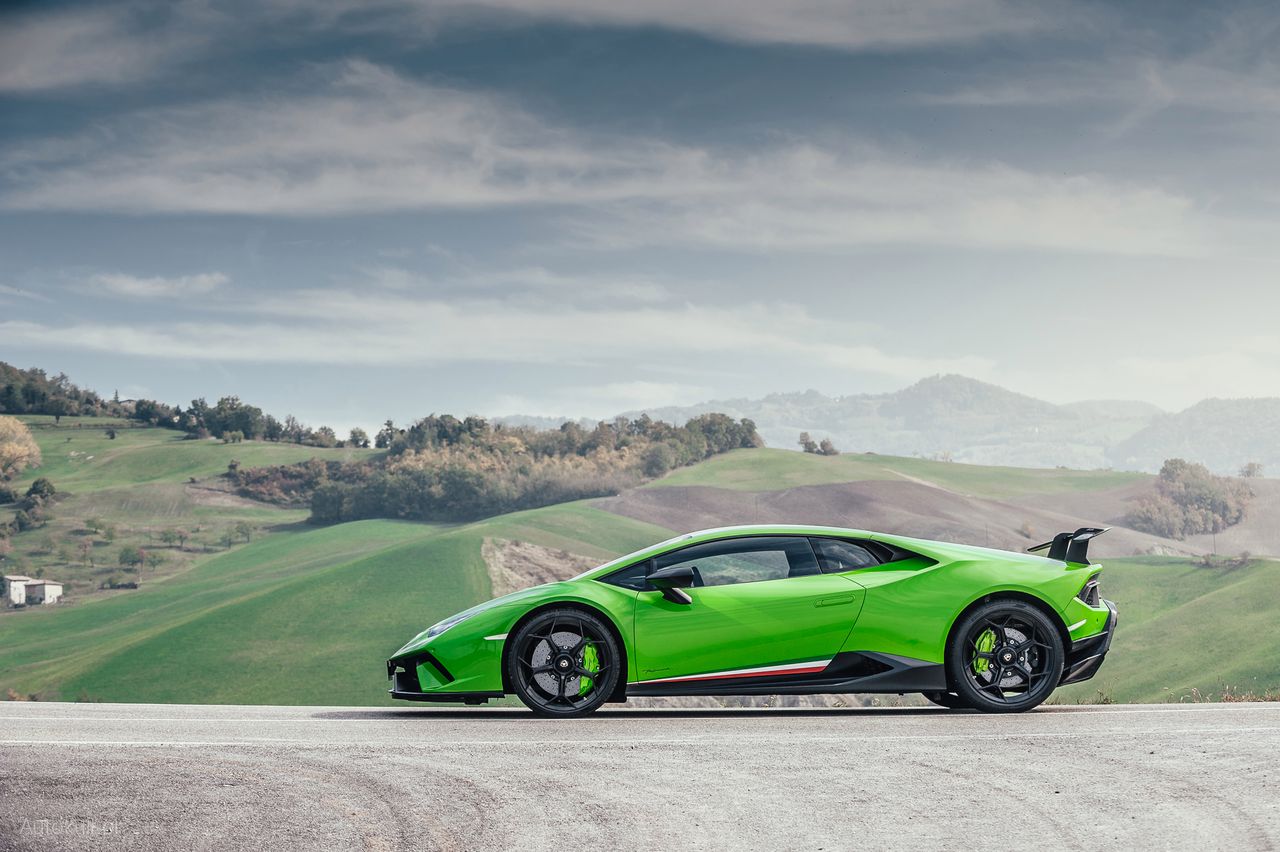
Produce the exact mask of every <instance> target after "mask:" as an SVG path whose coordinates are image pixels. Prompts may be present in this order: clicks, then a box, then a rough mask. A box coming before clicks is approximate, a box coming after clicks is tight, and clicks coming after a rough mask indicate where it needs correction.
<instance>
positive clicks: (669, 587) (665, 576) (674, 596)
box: [646, 565, 693, 605]
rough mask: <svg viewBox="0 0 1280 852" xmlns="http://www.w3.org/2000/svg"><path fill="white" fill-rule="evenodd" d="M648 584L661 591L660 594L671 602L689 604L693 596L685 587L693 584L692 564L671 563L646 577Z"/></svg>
mask: <svg viewBox="0 0 1280 852" xmlns="http://www.w3.org/2000/svg"><path fill="white" fill-rule="evenodd" d="M646 579H647V580H648V581H649V585H651V586H653V587H654V588H655V589H657V590H658V591H660V592H662V596H663V597H664V598H666V599H667V600H669V601H671V602H672V603H677V604H686V605H687V604H691V603H693V598H691V597H689V594H688V593H687V592H685V589H687V588H689V587H690V586H692V585H693V566H692V565H672V566H671V567H670V568H661V569H659V570H657V571H654V572H653V573H652V574H650V575H649V576H648V577H647V578H646Z"/></svg>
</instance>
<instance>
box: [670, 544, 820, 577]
mask: <svg viewBox="0 0 1280 852" xmlns="http://www.w3.org/2000/svg"><path fill="white" fill-rule="evenodd" d="M674 565H688V566H689V567H690V568H692V569H693V577H694V581H693V585H694V587H695V588H697V587H699V586H729V585H733V584H735V583H759V582H762V581H764V580H782V579H786V578H787V577H803V576H807V575H810V574H817V573H819V569H818V561H817V559H815V558H814V555H813V548H812V547H810V545H809V542H808V540H807V539H803V538H791V537H783V536H777V537H773V536H768V537H766V536H760V537H751V538H738V539H730V540H729V541H713V542H708V543H706V544H698V545H694V546H693V547H686V548H684V549H683V550H677V551H676V552H675V553H668V554H666V555H664V556H659V557H657V558H656V559H654V560H653V567H654V570H655V571H656V570H659V569H661V568H670V567H672V566H674Z"/></svg>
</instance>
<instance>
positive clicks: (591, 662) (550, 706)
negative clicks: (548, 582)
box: [507, 609, 622, 717]
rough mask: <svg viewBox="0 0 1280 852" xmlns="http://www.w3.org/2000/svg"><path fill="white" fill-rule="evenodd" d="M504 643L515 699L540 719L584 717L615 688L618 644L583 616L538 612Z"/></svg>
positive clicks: (569, 612)
mask: <svg viewBox="0 0 1280 852" xmlns="http://www.w3.org/2000/svg"><path fill="white" fill-rule="evenodd" d="M508 641H509V642H510V643H511V644H510V646H509V648H510V651H509V653H508V655H507V677H508V679H509V681H510V683H511V685H512V687H513V688H514V689H515V693H516V695H517V696H518V697H519V699H520V700H521V701H523V702H524V703H525V704H526V705H527V706H528V707H529V709H530V710H532V711H533V712H534V713H537V714H538V715H540V716H559V717H571V716H584V715H586V714H587V713H591V712H593V711H594V710H595V709H596V708H598V707H599V706H600V705H601V704H603V703H604V702H605V701H606V700H608V698H609V696H610V695H611V694H612V693H613V690H614V687H616V686H617V683H618V677H619V676H620V674H621V669H622V667H621V663H620V649H619V648H618V642H617V640H616V639H615V638H614V636H613V632H612V631H610V630H609V628H608V627H606V626H605V624H604V622H603V621H601V620H600V619H599V618H598V617H596V616H594V615H592V614H590V613H588V612H584V611H582V610H578V609H553V610H548V611H546V612H541V613H538V614H537V615H536V616H534V617H533V618H531V619H530V620H528V621H526V622H525V623H524V624H523V625H521V627H520V628H519V629H518V630H516V631H515V633H514V634H513V635H512V636H511V637H510V639H509V640H508Z"/></svg>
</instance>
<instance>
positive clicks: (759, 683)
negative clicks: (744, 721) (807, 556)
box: [627, 651, 947, 696]
mask: <svg viewBox="0 0 1280 852" xmlns="http://www.w3.org/2000/svg"><path fill="white" fill-rule="evenodd" d="M946 689H947V674H946V669H945V668H944V666H943V665H942V664H941V663H930V662H926V661H924V660H916V659H913V658H911V657H899V656H897V655H896V654H880V653H877V652H875V651H846V652H844V653H841V654H837V655H836V656H835V658H834V659H832V660H831V662H830V663H829V664H828V665H827V666H826V668H824V669H823V670H822V671H820V672H816V673H811V674H800V675H780V676H768V675H766V676H763V677H762V676H755V677H723V676H717V675H716V673H715V672H709V673H708V675H707V679H705V680H694V679H689V680H678V681H665V682H663V681H640V682H638V683H629V684H627V695H628V696H632V695H636V696H662V695H818V694H824V693H852V692H879V693H890V692H892V693H897V692H945V691H946Z"/></svg>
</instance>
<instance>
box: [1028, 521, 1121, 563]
mask: <svg viewBox="0 0 1280 852" xmlns="http://www.w3.org/2000/svg"><path fill="white" fill-rule="evenodd" d="M1109 529H1111V527H1081V528H1080V529H1078V530H1076V531H1075V532H1073V533H1071V532H1061V533H1058V534H1057V535H1055V536H1054V537H1053V541H1046V542H1045V543H1044V544H1037V545H1036V546H1035V547H1028V548H1027V553H1035V552H1036V551H1039V550H1044V549H1045V548H1048V549H1049V552H1048V553H1046V554H1045V556H1047V557H1049V558H1050V559H1058V560H1061V561H1064V562H1079V563H1080V564H1082V565H1088V564H1089V542H1090V541H1092V540H1093V539H1095V538H1097V537H1098V536H1100V535H1102V534H1103V533H1104V532H1106V531H1107V530H1109Z"/></svg>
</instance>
